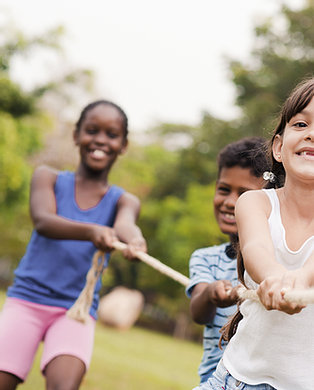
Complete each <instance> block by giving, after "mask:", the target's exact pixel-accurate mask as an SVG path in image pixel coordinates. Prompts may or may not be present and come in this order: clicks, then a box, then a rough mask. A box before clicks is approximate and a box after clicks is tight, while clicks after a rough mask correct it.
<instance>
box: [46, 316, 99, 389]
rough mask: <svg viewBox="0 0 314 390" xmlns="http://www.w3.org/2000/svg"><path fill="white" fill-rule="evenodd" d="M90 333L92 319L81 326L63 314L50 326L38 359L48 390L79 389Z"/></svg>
mask: <svg viewBox="0 0 314 390" xmlns="http://www.w3.org/2000/svg"><path fill="white" fill-rule="evenodd" d="M94 332H95V320H94V319H92V318H90V319H89V321H88V322H87V323H86V324H82V323H80V322H78V321H75V320H73V319H71V318H68V317H67V316H66V314H65V313H64V315H62V316H60V317H59V318H58V319H57V320H55V321H54V322H53V323H52V324H51V325H50V327H49V329H48V330H47V332H46V335H45V338H44V350H43V355H42V360H41V370H42V371H43V373H44V375H45V377H46V383H47V389H48V390H52V389H56V388H64V389H78V388H79V385H80V383H81V381H82V379H83V376H84V374H85V372H86V371H87V369H88V367H89V364H90V360H91V357H92V351H93V344H94ZM61 385H62V386H61ZM60 386H61V387H60Z"/></svg>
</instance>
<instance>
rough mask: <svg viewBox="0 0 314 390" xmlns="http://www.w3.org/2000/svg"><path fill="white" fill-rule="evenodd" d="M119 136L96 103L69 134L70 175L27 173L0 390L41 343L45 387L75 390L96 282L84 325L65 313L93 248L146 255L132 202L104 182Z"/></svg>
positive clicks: (2, 327)
mask: <svg viewBox="0 0 314 390" xmlns="http://www.w3.org/2000/svg"><path fill="white" fill-rule="evenodd" d="M127 136H128V120H127V117H126V115H125V113H124V111H123V110H122V109H121V108H120V107H119V106H117V105H116V104H114V103H112V102H108V101H104V100H100V101H96V102H94V103H91V104H89V105H88V106H87V107H85V108H84V110H83V111H82V113H81V115H80V118H79V120H78V122H77V124H76V128H75V131H74V141H75V144H76V145H77V146H78V148H79V151H80V162H79V166H78V168H77V170H76V172H68V171H64V172H58V171H56V170H54V169H52V168H49V167H46V166H41V167H39V168H37V169H36V170H35V172H34V175H33V178H32V183H31V193H30V213H31V217H32V220H33V224H34V231H33V233H32V236H31V240H30V242H29V244H28V247H27V250H26V253H25V255H24V257H23V258H22V260H21V262H20V264H19V266H18V268H17V269H16V271H15V279H14V282H13V285H12V286H11V287H9V289H8V293H7V296H8V297H7V299H6V302H5V305H4V307H3V310H2V313H1V316H0V389H1V390H3V389H6V390H10V389H15V388H16V386H17V385H18V384H19V383H20V382H22V381H24V380H25V378H26V376H27V374H28V372H29V370H30V368H31V365H32V362H33V358H34V356H35V353H36V350H37V348H38V345H39V343H40V342H41V341H43V342H44V348H43V354H42V358H41V370H42V372H43V374H44V375H45V377H46V386H47V389H61V388H62V389H78V388H79V386H80V383H81V381H82V379H83V376H84V374H85V372H86V370H87V368H88V366H89V363H90V359H91V355H92V349H93V339H94V328H95V319H96V311H97V306H98V299H99V297H98V292H99V289H100V287H101V282H100V281H98V283H97V286H96V289H95V293H94V298H93V304H92V307H91V311H90V321H89V322H88V323H87V324H82V323H80V322H77V321H75V320H73V319H70V318H69V317H67V316H66V311H67V309H69V308H70V307H71V306H72V304H73V303H74V301H75V300H76V298H77V297H78V296H79V294H80V292H81V290H82V288H83V287H84V284H85V276H86V273H87V272H88V270H89V267H90V264H91V259H92V255H93V253H94V252H95V250H96V249H99V250H101V251H105V252H110V251H111V250H112V249H113V246H112V244H113V242H114V241H115V240H121V241H124V242H125V243H127V244H129V246H128V249H127V250H126V251H125V253H124V254H125V256H126V257H128V258H132V257H133V255H134V251H136V250H141V251H146V242H145V240H144V238H143V236H142V233H141V230H140V229H139V228H138V226H137V225H136V220H137V218H138V215H139V211H140V202H139V200H138V199H137V198H136V197H135V196H134V195H131V194H129V193H127V192H125V191H124V190H123V189H122V188H119V187H117V186H114V185H110V184H109V182H108V174H109V172H110V169H111V168H112V165H113V164H114V162H115V161H116V159H117V157H118V156H119V155H121V154H122V153H124V152H125V150H126V148H127V144H128V140H127ZM108 259H109V254H108V255H107V263H108Z"/></svg>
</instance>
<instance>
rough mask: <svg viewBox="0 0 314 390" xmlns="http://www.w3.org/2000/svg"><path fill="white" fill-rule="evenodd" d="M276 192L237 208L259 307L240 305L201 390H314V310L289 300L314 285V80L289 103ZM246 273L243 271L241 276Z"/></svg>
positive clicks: (276, 151) (278, 148) (277, 135)
mask: <svg viewBox="0 0 314 390" xmlns="http://www.w3.org/2000/svg"><path fill="white" fill-rule="evenodd" d="M270 146H271V154H272V162H273V169H272V171H273V174H274V175H275V176H274V177H272V176H269V177H272V178H273V179H274V181H275V183H274V184H275V185H276V187H277V188H276V189H267V190H257V191H248V192H246V193H245V194H243V195H242V196H241V197H240V198H239V200H238V202H237V204H236V221H237V226H238V234H239V242H240V250H241V256H239V264H238V265H239V268H238V269H239V277H240V279H241V281H242V282H243V283H245V285H246V286H247V287H248V288H250V289H254V290H257V294H258V296H259V298H260V300H261V303H260V302H256V301H252V300H246V301H244V302H243V303H242V304H241V306H240V316H239V315H238V314H237V316H236V317H235V318H237V319H240V318H241V317H242V319H241V320H240V322H238V323H237V321H236V320H235V321H233V322H231V325H230V327H229V332H226V335H227V336H229V337H228V338H229V344H228V345H227V348H226V350H225V352H224V354H223V357H222V359H221V360H220V362H219V364H218V367H217V370H216V372H215V373H214V375H213V377H212V378H210V379H209V380H208V382H206V383H205V384H204V385H202V386H200V387H198V388H197V389H199V390H200V389H201V390H208V389H225V390H230V389H245V390H253V389H254V390H255V389H256V390H257V389H259V390H262V389H263V390H266V389H269V390H274V389H277V390H296V389H300V390H301V389H302V390H312V389H313V386H314V370H313V366H314V348H313V342H314V326H313V321H314V305H309V306H304V305H301V304H296V303H289V302H287V301H286V300H285V299H284V297H285V292H286V291H287V289H307V288H310V287H313V286H314V202H313V199H314V78H312V79H310V80H307V81H305V82H303V83H301V84H300V85H299V86H297V88H296V89H295V90H294V91H293V92H292V94H291V96H290V97H289V98H288V99H287V101H286V102H285V104H284V106H283V109H282V112H281V116H280V120H279V123H278V126H277V127H276V129H275V132H274V135H273V137H272V140H271V144H270ZM241 271H244V273H243V272H241Z"/></svg>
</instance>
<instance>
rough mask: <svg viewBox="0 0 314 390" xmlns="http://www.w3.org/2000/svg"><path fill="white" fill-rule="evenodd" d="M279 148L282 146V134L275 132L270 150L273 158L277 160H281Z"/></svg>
mask: <svg viewBox="0 0 314 390" xmlns="http://www.w3.org/2000/svg"><path fill="white" fill-rule="evenodd" d="M281 148H282V136H281V135H279V134H277V135H276V136H275V138H274V142H273V146H272V151H273V156H274V159H275V160H276V161H278V162H282V158H281Z"/></svg>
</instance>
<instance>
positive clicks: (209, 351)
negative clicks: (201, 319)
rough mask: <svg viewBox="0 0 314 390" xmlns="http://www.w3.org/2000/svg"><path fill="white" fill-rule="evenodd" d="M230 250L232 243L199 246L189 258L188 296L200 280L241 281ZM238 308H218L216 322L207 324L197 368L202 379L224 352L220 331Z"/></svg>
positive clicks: (235, 282) (209, 373) (202, 380)
mask: <svg viewBox="0 0 314 390" xmlns="http://www.w3.org/2000/svg"><path fill="white" fill-rule="evenodd" d="M228 249H230V243H225V244H221V245H215V246H212V247H208V248H202V249H197V250H196V251H195V252H193V254H192V256H191V259H190V279H191V283H190V285H189V286H188V287H187V289H186V294H187V296H188V297H191V293H192V290H193V288H194V287H195V286H196V285H197V284H198V283H213V282H215V281H217V280H223V279H224V280H230V281H231V283H232V285H233V286H236V285H237V284H238V277H237V262H236V258H231V257H229V256H230V252H229V253H228ZM227 253H228V254H229V256H228V255H227ZM235 310H236V305H233V306H229V307H225V308H222V307H217V310H216V315H215V317H214V319H213V321H212V322H211V323H208V324H206V325H205V327H204V334H203V348H204V353H203V358H202V362H201V364H200V366H199V370H198V373H199V375H200V378H201V382H204V381H206V380H207V378H208V377H209V376H211V374H212V373H213V372H214V371H215V369H216V365H217V363H218V362H219V360H220V358H221V356H222V353H223V351H222V350H221V349H220V348H219V347H218V343H219V339H220V336H221V334H220V332H219V330H220V329H221V327H222V326H223V325H225V323H226V322H227V320H228V319H229V317H230V316H231V315H232V314H233V313H234V312H235Z"/></svg>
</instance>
